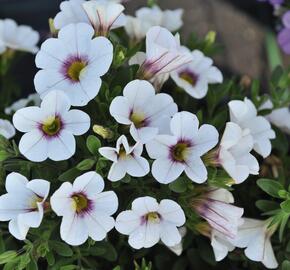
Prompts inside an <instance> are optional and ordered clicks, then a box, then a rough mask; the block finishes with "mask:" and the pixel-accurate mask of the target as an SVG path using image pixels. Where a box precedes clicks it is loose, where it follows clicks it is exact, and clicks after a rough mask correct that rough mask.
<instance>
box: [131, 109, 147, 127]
mask: <svg viewBox="0 0 290 270" xmlns="http://www.w3.org/2000/svg"><path fill="white" fill-rule="evenodd" d="M130 120H131V121H132V122H133V123H134V125H135V127H136V128H142V127H144V126H145V115H144V113H139V112H133V113H132V114H131V115H130Z"/></svg>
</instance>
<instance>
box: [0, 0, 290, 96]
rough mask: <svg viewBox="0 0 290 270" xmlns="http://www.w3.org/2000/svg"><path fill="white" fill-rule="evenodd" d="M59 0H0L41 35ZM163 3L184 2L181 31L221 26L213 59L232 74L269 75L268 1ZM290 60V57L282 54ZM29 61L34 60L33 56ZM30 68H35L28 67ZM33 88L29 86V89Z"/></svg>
mask: <svg viewBox="0 0 290 270" xmlns="http://www.w3.org/2000/svg"><path fill="white" fill-rule="evenodd" d="M60 2H61V1H60V0H0V18H13V19H15V20H16V21H17V22H18V23H20V24H28V25H31V26H32V27H33V28H35V29H37V30H38V31H40V33H41V36H42V39H45V38H46V35H47V31H48V24H47V20H48V18H49V17H52V18H53V17H54V16H55V14H56V13H57V12H58V11H59V4H60ZM158 3H159V5H160V6H161V7H162V8H163V9H166V8H168V9H175V8H183V9H184V10H185V14H184V24H185V26H184V28H183V30H182V34H183V35H184V36H188V35H189V34H190V33H191V32H196V34H197V35H198V36H201V37H203V36H205V35H206V33H207V32H208V31H210V30H214V31H216V32H217V40H218V42H219V43H220V44H221V45H222V52H221V54H219V55H218V56H217V57H216V59H215V61H216V64H217V65H218V66H219V67H220V68H221V69H222V70H223V72H224V73H225V74H228V75H233V74H236V75H248V76H250V77H255V78H259V79H262V81H263V79H264V80H265V78H267V76H268V72H269V70H268V64H267V56H266V49H265V33H266V32H267V30H268V29H272V30H274V31H275V30H277V25H275V17H274V16H273V8H272V6H270V5H269V4H267V3H266V2H258V1H256V0H159V1H158ZM144 5H146V0H131V1H130V2H128V3H127V4H126V8H127V9H126V13H129V14H132V13H134V10H135V9H137V8H139V7H141V6H144ZM283 58H284V59H283V60H284V61H285V62H286V63H287V62H288V63H290V61H289V58H288V59H287V57H286V56H284V57H283ZM26 61H27V62H25V64H26V65H31V66H33V65H34V63H33V57H31V59H30V60H27V59H26ZM30 70H32V71H30ZM26 72H35V69H34V70H33V69H32V68H31V67H29V69H27V71H24V72H23V73H21V74H19V78H20V79H21V80H23V83H24V85H23V86H24V87H25V88H27V89H29V88H32V87H33V85H32V84H31V79H30V80H25V78H26V79H28V78H33V76H32V77H31V74H26ZM28 91H29V90H28Z"/></svg>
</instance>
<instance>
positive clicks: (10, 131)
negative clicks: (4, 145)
mask: <svg viewBox="0 0 290 270" xmlns="http://www.w3.org/2000/svg"><path fill="white" fill-rule="evenodd" d="M15 133H16V131H15V128H14V126H13V125H12V124H11V123H10V121H8V120H4V119H0V135H2V136H3V137H4V138H6V139H11V138H12V137H14V136H15Z"/></svg>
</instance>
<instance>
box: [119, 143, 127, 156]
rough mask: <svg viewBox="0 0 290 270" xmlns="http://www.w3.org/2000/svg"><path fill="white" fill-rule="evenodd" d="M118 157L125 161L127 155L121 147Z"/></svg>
mask: <svg viewBox="0 0 290 270" xmlns="http://www.w3.org/2000/svg"><path fill="white" fill-rule="evenodd" d="M118 157H119V158H120V159H125V158H126V157H127V153H126V150H125V148H124V146H123V145H121V146H120V150H119V154H118Z"/></svg>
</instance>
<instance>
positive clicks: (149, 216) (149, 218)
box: [145, 212, 160, 223]
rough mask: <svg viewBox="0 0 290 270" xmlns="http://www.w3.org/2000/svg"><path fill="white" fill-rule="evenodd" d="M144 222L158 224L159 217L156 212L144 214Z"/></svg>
mask: <svg viewBox="0 0 290 270" xmlns="http://www.w3.org/2000/svg"><path fill="white" fill-rule="evenodd" d="M145 220H146V221H147V222H150V223H159V222H160V215H159V213H157V212H149V213H148V214H146V216H145Z"/></svg>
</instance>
